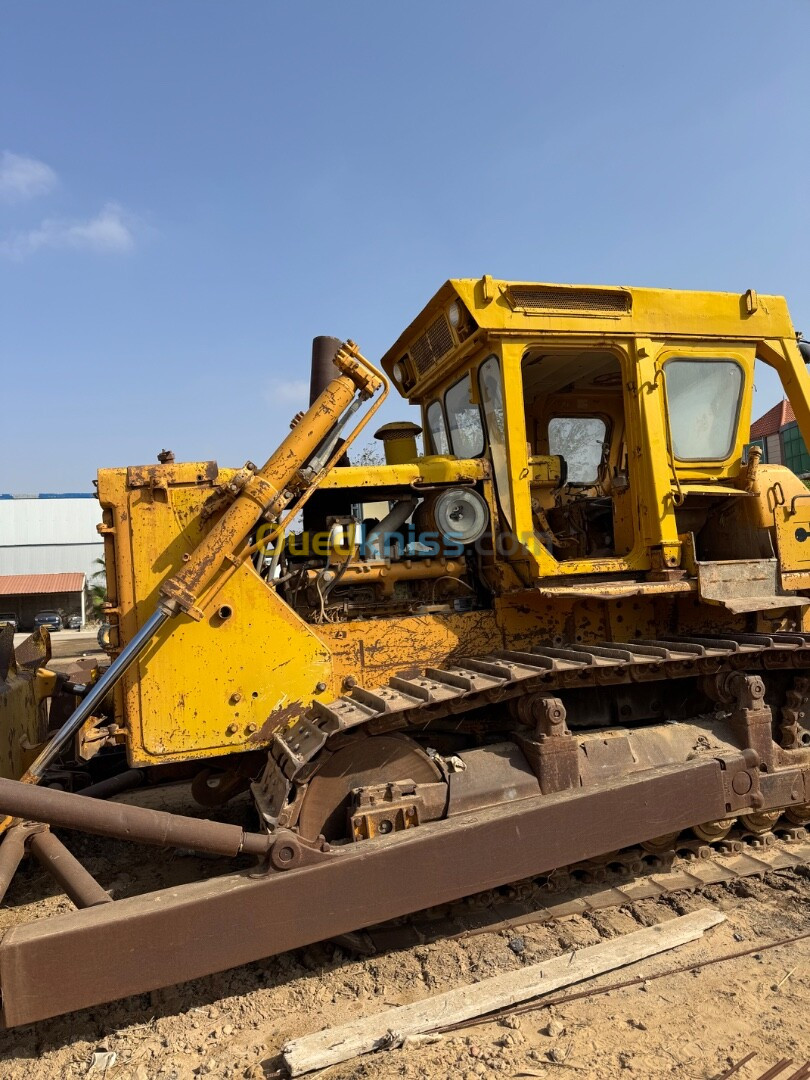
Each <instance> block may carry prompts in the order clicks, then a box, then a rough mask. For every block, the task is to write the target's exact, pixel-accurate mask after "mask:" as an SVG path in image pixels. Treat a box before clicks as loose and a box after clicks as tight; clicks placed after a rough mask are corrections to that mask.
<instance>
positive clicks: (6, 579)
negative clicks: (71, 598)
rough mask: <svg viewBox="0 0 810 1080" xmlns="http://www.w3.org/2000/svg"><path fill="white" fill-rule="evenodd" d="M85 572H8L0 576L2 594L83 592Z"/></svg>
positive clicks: (0, 592) (28, 594) (35, 594)
mask: <svg viewBox="0 0 810 1080" xmlns="http://www.w3.org/2000/svg"><path fill="white" fill-rule="evenodd" d="M83 588H84V574H6V575H3V576H0V596H21V595H26V596H37V595H39V594H40V593H63V592H81V591H82V589H83Z"/></svg>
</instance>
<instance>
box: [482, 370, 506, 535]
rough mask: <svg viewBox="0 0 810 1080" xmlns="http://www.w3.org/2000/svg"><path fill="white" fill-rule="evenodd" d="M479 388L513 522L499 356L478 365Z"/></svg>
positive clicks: (501, 495) (498, 480)
mask: <svg viewBox="0 0 810 1080" xmlns="http://www.w3.org/2000/svg"><path fill="white" fill-rule="evenodd" d="M478 388H479V390H480V393H481V405H482V407H483V410H484V419H485V420H486V425H487V436H488V438H489V453H490V457H491V458H492V468H493V470H494V472H495V482H496V484H497V486H498V498H499V500H500V504H501V509H502V510H503V512H504V515H505V517H506V520H507V522H508V523H509V525H510V526H511V524H512V499H511V496H510V493H509V468H508V465H507V459H506V431H505V428H504V419H503V392H502V388H501V366H500V364H499V362H498V358H497V356H490V357H488V358H487V359H486V360H485V361H484V362H483V364H482V365H481V367H480V368H479V369H478Z"/></svg>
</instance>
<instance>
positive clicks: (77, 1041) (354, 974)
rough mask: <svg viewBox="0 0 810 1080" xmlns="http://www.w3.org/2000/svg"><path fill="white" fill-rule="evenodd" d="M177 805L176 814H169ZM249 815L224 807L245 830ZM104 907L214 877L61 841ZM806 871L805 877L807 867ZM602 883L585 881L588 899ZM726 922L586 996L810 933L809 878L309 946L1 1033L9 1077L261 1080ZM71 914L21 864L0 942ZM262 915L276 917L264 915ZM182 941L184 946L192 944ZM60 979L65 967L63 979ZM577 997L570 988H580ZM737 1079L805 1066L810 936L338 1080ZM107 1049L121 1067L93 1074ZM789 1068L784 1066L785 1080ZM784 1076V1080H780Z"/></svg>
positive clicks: (371, 1064)
mask: <svg viewBox="0 0 810 1080" xmlns="http://www.w3.org/2000/svg"><path fill="white" fill-rule="evenodd" d="M178 809H179V807H178ZM242 810H243V808H241V809H240V807H238V806H237V807H235V808H234V810H233V811H232V813H233V815H234V817H236V818H238V817H239V815H240V813H241V812H242ZM63 839H65V840H66V841H67V842H68V843H69V846H70V847H71V848H72V850H73V851H74V852H75V853H76V854H77V855H78V856H79V857H80V858H81V860H82V861H83V863H84V864H85V865H86V866H87V868H88V869H89V870H90V871H91V872H93V873H94V874H95V875H96V877H97V878H98V879H99V880H100V881H101V882H102V884H103V885H104V886H105V887H106V888H109V889H110V890H111V892H112V894H113V896H114V897H120V896H125V895H127V894H129V893H131V892H133V891H141V890H142V889H143V887H144V885H149V887H151V888H156V887H162V886H165V885H169V884H173V883H176V882H180V881H186V880H193V879H195V878H198V877H200V876H207V875H209V874H210V873H212V872H219V871H221V870H222V869H224V867H223V866H222V865H221V864H219V863H217V862H216V861H212V860H203V859H200V858H198V857H196V856H192V855H190V854H183V853H178V852H174V853H163V855H162V856H161V857H160V859H159V861H158V862H155V861H154V855H153V853H148V852H147V851H146V850H145V849H143V848H136V847H134V846H132V845H128V844H123V843H118V842H113V841H103V840H99V839H94V838H89V837H76V836H71V835H70V834H63ZM799 871H801V872H799ZM598 887H599V886H594V888H598ZM707 905H708V906H710V907H713V908H720V909H721V910H723V911H724V912H725V913H726V915H727V921H726V922H724V923H722V924H721V925H720V926H718V927H716V928H714V929H713V930H710V931H709V932H708V934H707V935H706V936H705V937H704V938H703V939H702V940H700V941H697V942H694V943H692V944H689V945H686V946H683V947H681V948H679V949H678V950H676V951H674V952H670V953H667V954H663V955H662V956H659V957H653V958H650V959H648V960H645V961H642V962H641V963H640V964H637V965H635V966H633V967H632V968H628V969H622V970H619V971H616V972H613V973H612V974H610V975H605V976H603V977H601V978H600V979H599V980H592V981H591V982H589V983H588V984H586V985H587V987H588V988H590V987H593V986H596V985H610V984H613V983H616V982H620V981H622V980H624V979H627V978H629V977H631V976H636V975H640V976H643V977H649V976H652V975H653V974H655V973H656V972H658V971H667V970H669V969H671V968H673V967H678V968H681V967H688V966H689V965H690V964H692V963H694V962H696V961H699V960H704V959H707V958H710V957H719V956H723V955H725V954H727V953H730V952H738V951H741V950H744V949H750V948H752V947H756V946H760V945H762V946H764V945H765V944H767V943H768V942H772V941H778V940H780V939H782V938H786V937H792V936H795V935H797V934H801V933H803V932H805V931H807V930H808V929H810V926H808V918H807V916H808V913H810V878H809V877H808V875H807V873H806V870H805V869H804V868H799V870H790V871H780V872H778V873H773V874H770V875H769V876H768V877H767V878H766V879H764V880H759V879H746V880H744V881H739V882H736V883H732V884H729V885H713V886H711V887H709V888H707V889H704V890H703V891H702V892H701V893H682V894H674V895H672V896H670V897H668V898H665V899H661V900H657V901H652V900H648V901H641V902H638V903H635V904H633V905H632V906H628V907H625V908H621V909H615V908H614V909H606V910H604V911H600V912H596V913H594V914H592V915H590V916H580V915H577V916H571V917H568V918H565V919H562V920H559V921H556V922H554V923H551V924H547V925H545V926H539V925H535V926H525V927H520V928H518V929H516V930H511V931H508V932H501V933H485V934H479V935H477V936H473V937H468V938H466V939H462V940H453V941H442V942H437V943H435V944H428V945H419V946H416V947H413V948H408V949H403V950H400V951H396V952H390V953H387V954H383V955H375V956H372V957H365V958H357V957H356V956H353V955H350V954H347V952H345V951H344V950H343V949H341V948H338V947H336V946H335V945H333V944H323V945H315V946H312V947H309V948H306V949H302V950H298V951H296V952H293V953H287V954H284V955H281V956H277V957H272V958H270V959H267V960H264V961H261V962H258V963H254V964H250V965H248V966H246V967H242V968H238V969H235V970H232V971H228V972H224V973H221V974H218V975H213V976H211V977H209V978H205V979H199V980H197V981H195V982H193V983H189V984H185V985H183V986H180V987H176V988H170V989H167V990H162V991H158V992H155V993H152V994H148V995H141V996H139V997H134V998H130V999H127V1000H125V1001H122V1002H116V1003H112V1004H108V1005H103V1006H99V1007H96V1008H92V1009H87V1010H84V1011H83V1012H80V1013H75V1014H72V1015H70V1016H64V1017H57V1018H55V1019H53V1020H49V1021H46V1022H43V1023H40V1024H37V1025H31V1026H29V1027H25V1028H19V1029H16V1030H12V1031H6V1032H2V1033H0V1062H2V1065H1V1066H0V1076H2V1077H3V1078H7V1080H40V1078H41V1080H45V1078H47V1080H52V1078H56V1077H65V1078H72V1077H84V1076H85V1075H89V1076H91V1077H94V1076H95V1077H104V1078H105V1080H152V1078H165V1080H185V1078H190V1077H193V1076H199V1075H204V1076H213V1077H223V1078H229V1077H240V1078H241V1077H250V1078H257V1080H258V1078H266V1077H271V1076H273V1075H274V1073H275V1071H276V1070H277V1069H278V1067H279V1064H280V1063H279V1060H278V1055H279V1051H280V1049H281V1047H282V1046H283V1044H284V1043H285V1042H286V1041H287V1040H288V1039H290V1038H292V1037H295V1036H299V1035H303V1034H305V1033H307V1032H310V1031H317V1030H319V1029H321V1028H324V1027H327V1026H330V1025H333V1024H338V1023H340V1022H342V1021H345V1020H347V1019H351V1018H355V1017H357V1016H359V1015H361V1014H369V1013H374V1012H378V1011H381V1010H383V1009H385V1008H387V1007H389V1006H392V1005H398V1004H404V1003H407V1002H410V1001H415V1000H417V999H419V998H424V997H427V996H429V995H432V994H436V993H441V992H443V991H445V990H449V989H452V988H454V987H457V986H459V985H461V984H464V983H471V982H475V981H477V980H479V979H483V978H486V977H487V976H490V975H495V974H498V973H500V972H504V971H508V970H512V969H516V968H518V967H520V966H522V965H525V964H531V963H534V962H536V961H538V960H542V959H546V958H548V957H551V956H555V955H558V954H560V953H561V952H565V951H567V950H570V949H572V948H577V947H581V946H585V945H589V944H594V943H596V942H598V941H600V940H604V939H607V938H610V937H614V936H616V935H618V934H625V933H628V932H630V931H632V930H635V929H638V928H639V927H640V926H646V925H650V924H652V923H656V922H661V921H663V920H666V919H671V918H673V917H675V916H676V915H677V914H682V913H684V912H686V911H691V910H694V909H695V908H698V907H702V906H707ZM69 908H70V903H69V901H67V900H66V899H65V898H64V897H62V896H60V895H59V894H58V893H57V892H56V891H55V889H54V887H53V886H52V885H51V883H50V881H49V879H48V878H46V877H45V876H44V874H43V872H42V871H41V870H40V869H39V868H38V867H36V866H34V865H28V864H25V865H24V866H23V868H22V870H21V872H20V873H19V875H18V877H17V879H15V882H14V883H13V885H12V888H11V890H10V892H9V894H8V897H7V901H6V905H5V906H4V907H3V908H2V909H0V932H2V931H3V930H4V929H6V928H8V927H9V926H11V925H14V924H16V923H19V922H27V921H29V920H30V919H32V918H37V917H43V916H45V915H47V914H53V913H56V912H57V911H64V910H68V909H69ZM268 918H272V911H268ZM184 947H188V948H193V947H194V942H193V936H191V937H190V939H189V941H188V942H187V943H185V945H184ZM65 977H66V978H69V977H70V973H69V972H65ZM584 988H585V987H584V986H580V987H574V988H572V990H571V991H570V992H571V993H573V992H576V991H578V990H582V989H584ZM752 1050H753V1051H756V1057H755V1058H754V1059H753V1060H752V1061H751V1062H750V1063H749V1064H748V1065H746V1066H745V1067H744V1068H743V1069H742V1070H741V1071H740V1072H739V1073H738V1074H736V1075H737V1076H738V1077H739V1078H740V1080H753V1078H755V1077H759V1076H761V1074H762V1073H763V1072H764V1071H765V1069H766V1068H767V1067H769V1066H771V1065H773V1064H775V1063H776V1062H777V1061H779V1060H781V1059H782V1058H792V1059H793V1060H794V1062H795V1066H794V1068H797V1067H798V1065H799V1064H803V1063H804V1062H805V1061H806V1060H808V1059H810V938H808V939H807V940H805V941H802V942H799V943H797V944H794V945H791V946H786V947H785V946H783V947H780V948H776V949H772V950H766V951H762V952H757V953H755V954H753V955H749V956H745V957H739V958H737V959H734V960H730V961H725V962H723V963H720V964H716V965H713V966H710V967H706V968H703V969H701V970H699V971H697V972H689V971H686V972H684V973H680V974H675V975H666V976H665V977H664V978H661V979H658V980H652V981H649V982H646V983H642V984H641V985H638V986H633V987H630V988H625V989H616V990H613V991H611V992H609V993H606V994H602V995H600V996H595V997H590V998H585V999H581V1000H577V1001H572V1002H570V1003H569V1004H561V1005H555V1006H553V1007H552V1008H548V1007H543V1006H540V1007H538V1008H537V1009H535V1010H534V1011H532V1012H529V1013H527V1014H525V1015H522V1016H520V1017H514V1018H507V1019H505V1020H503V1021H500V1022H490V1023H486V1024H482V1025H480V1026H475V1027H471V1028H468V1029H466V1030H463V1031H459V1032H456V1033H454V1034H450V1035H446V1036H444V1037H443V1038H442V1039H441V1040H440V1041H439V1042H437V1043H435V1044H431V1045H426V1046H421V1047H418V1048H409V1049H404V1050H391V1051H386V1052H378V1053H375V1054H373V1055H367V1056H365V1057H363V1058H360V1059H356V1060H354V1061H351V1062H347V1063H345V1064H343V1065H340V1066H335V1067H333V1068H332V1069H330V1070H327V1072H326V1073H325V1074H324V1075H327V1074H328V1076H329V1077H330V1080H338V1078H341V1080H349V1078H354V1077H364V1078H369V1080H371V1078H373V1080H393V1078H395V1077H404V1078H413V1080H416V1078H418V1077H452V1078H454V1080H455V1078H459V1080H477V1078H478V1077H486V1076H495V1075H503V1076H505V1077H521V1076H523V1077H548V1078H558V1080H563V1078H564V1077H567V1076H568V1075H576V1076H581V1077H583V1078H584V1077H594V1078H599V1080H609V1078H613V1077H622V1078H623V1077H632V1076H638V1077H656V1076H666V1077H676V1078H683V1080H687V1078H688V1080H692V1078H695V1080H703V1078H709V1077H715V1076H717V1075H718V1074H719V1073H721V1072H722V1071H723V1070H724V1069H725V1068H728V1067H729V1066H730V1065H731V1064H733V1063H736V1062H738V1061H739V1060H740V1059H741V1058H742V1057H744V1056H745V1055H746V1054H747V1053H749V1052H750V1051H752ZM105 1051H106V1052H113V1053H114V1054H115V1062H114V1064H109V1063H108V1064H107V1066H106V1071H105V1069H104V1068H95V1069H93V1070H92V1071H90V1070H91V1065H92V1062H93V1056H94V1054H96V1053H101V1052H105ZM791 1071H792V1070H791ZM785 1075H789V1073H786V1074H785Z"/></svg>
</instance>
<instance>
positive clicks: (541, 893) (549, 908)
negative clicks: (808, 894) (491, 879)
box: [345, 828, 810, 953]
mask: <svg viewBox="0 0 810 1080" xmlns="http://www.w3.org/2000/svg"><path fill="white" fill-rule="evenodd" d="M797 866H804V867H810V834H809V833H808V832H807V830H806V829H803V828H785V829H781V828H777V832H776V833H769V834H765V836H758V837H751V836H745V835H744V834H742V833H739V834H737V835H735V836H733V837H732V838H731V843H729V842H728V841H723V842H722V843H721V844H717V845H715V846H713V847H711V848H710V847H709V846H708V845H706V844H697V843H696V842H695V841H692V840H690V839H689V838H688V835H687V834H684V836H683V837H682V838H679V840H678V841H677V842H676V844H675V846H674V847H673V849H672V850H670V851H669V852H664V853H660V854H655V855H652V854H650V853H648V852H645V851H643V850H642V849H641V848H628V849H625V850H624V851H620V852H615V853H613V854H612V855H608V856H605V857H604V858H602V859H590V860H588V861H587V862H585V863H578V864H576V865H574V866H570V867H567V868H565V869H564V870H561V871H557V872H555V873H554V874H550V875H541V876H540V877H538V878H535V879H530V880H528V881H522V882H517V883H515V884H514V885H511V886H507V887H506V888H504V889H501V890H493V891H490V892H488V893H483V894H478V895H474V896H471V897H468V898H467V899H465V900H463V901H461V902H459V903H456V904H451V905H446V906H445V907H444V908H441V909H431V910H428V911H425V912H419V913H418V914H416V915H414V916H410V917H409V918H407V919H405V920H400V921H396V922H392V923H383V924H380V925H379V926H372V927H368V928H367V929H366V930H365V931H362V932H361V933H359V934H355V935H351V939H350V940H347V941H346V942H345V944H346V945H347V946H349V947H353V948H355V949H356V950H357V951H360V952H366V953H373V952H383V951H385V950H390V949H402V948H408V947H410V946H412V945H417V944H425V943H428V942H432V941H438V940H439V939H445V938H462V937H469V936H471V935H475V934H483V933H499V932H500V931H503V930H510V929H514V928H515V927H518V926H526V925H530V924H532V923H547V922H552V921H554V920H555V919H561V918H565V917H567V916H570V915H587V914H588V913H590V912H594V911H601V910H604V909H605V908H613V907H624V906H625V905H628V904H633V903H636V902H637V901H639V900H658V899H660V898H661V897H665V896H677V895H678V894H681V893H689V892H695V891H697V890H700V889H705V888H707V887H709V886H712V885H733V883H734V882H737V881H742V880H744V879H746V878H762V877H764V876H765V875H767V874H772V873H775V872H777V871H780V870H792V869H794V868H795V867H797ZM594 884H604V886H605V887H604V888H602V889H597V890H594V888H593V885H594Z"/></svg>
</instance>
